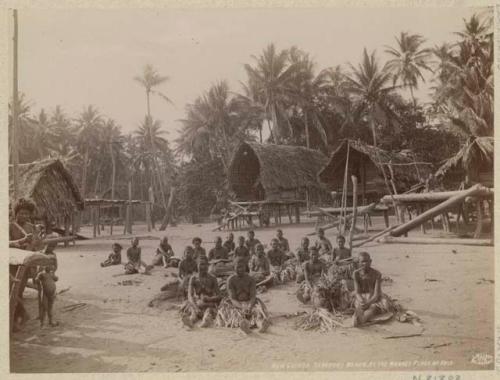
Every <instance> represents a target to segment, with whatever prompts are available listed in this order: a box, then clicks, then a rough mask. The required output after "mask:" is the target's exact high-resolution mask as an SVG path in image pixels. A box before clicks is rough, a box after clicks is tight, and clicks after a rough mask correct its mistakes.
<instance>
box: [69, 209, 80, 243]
mask: <svg viewBox="0 0 500 380" xmlns="http://www.w3.org/2000/svg"><path fill="white" fill-rule="evenodd" d="M78 214H79V213H78V211H77V212H76V213H75V212H74V213H73V214H72V215H71V235H73V237H74V238H75V240H73V245H75V244H76V219H77V218H78Z"/></svg>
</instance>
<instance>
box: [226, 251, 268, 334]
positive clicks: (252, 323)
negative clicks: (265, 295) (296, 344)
mask: <svg viewBox="0 0 500 380" xmlns="http://www.w3.org/2000/svg"><path fill="white" fill-rule="evenodd" d="M246 267H247V261H246V260H244V259H241V258H238V259H236V260H235V271H236V274H233V275H232V276H230V277H229V278H228V279H227V291H228V295H229V297H228V298H226V299H224V300H223V301H222V302H221V305H220V307H219V312H218V316H217V321H218V324H219V325H221V326H225V327H239V328H240V329H241V330H242V331H243V332H245V333H247V334H248V333H250V329H251V328H254V327H258V328H259V332H265V331H266V330H267V329H268V327H269V325H270V324H271V321H270V319H269V313H268V312H267V308H266V306H265V305H264V303H263V302H262V301H261V300H260V299H258V298H257V296H256V293H257V290H256V283H255V280H254V279H253V278H252V276H250V275H249V274H248V273H247V272H246Z"/></svg>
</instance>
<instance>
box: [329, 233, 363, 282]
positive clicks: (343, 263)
mask: <svg viewBox="0 0 500 380" xmlns="http://www.w3.org/2000/svg"><path fill="white" fill-rule="evenodd" d="M356 269H357V261H356V260H353V258H352V256H351V250H350V249H349V248H345V238H344V236H342V235H339V236H337V247H335V248H334V249H333V263H332V265H331V266H330V268H329V269H328V275H329V276H330V278H331V279H332V280H334V279H340V280H348V281H349V282H350V287H351V290H352V273H353V272H354V271H355V270H356Z"/></svg>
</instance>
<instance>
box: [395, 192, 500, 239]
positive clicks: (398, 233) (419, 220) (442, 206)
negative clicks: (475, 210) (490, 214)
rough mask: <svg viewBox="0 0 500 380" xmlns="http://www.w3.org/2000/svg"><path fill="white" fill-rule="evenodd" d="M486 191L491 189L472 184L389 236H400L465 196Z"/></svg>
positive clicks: (459, 201)
mask: <svg viewBox="0 0 500 380" xmlns="http://www.w3.org/2000/svg"><path fill="white" fill-rule="evenodd" d="M488 192H491V193H492V191H491V190H489V189H488V188H486V187H484V186H482V185H480V184H477V185H474V186H472V187H471V188H470V189H467V190H464V191H461V192H460V193H459V194H457V195H455V196H453V197H451V198H449V199H448V200H446V201H444V202H443V203H440V204H438V205H437V206H435V207H433V208H430V209H429V210H427V211H425V212H424V213H422V214H420V215H419V216H417V217H416V218H415V219H412V220H410V221H408V222H406V223H404V224H402V225H400V226H398V227H397V228H395V229H394V230H392V232H391V236H394V237H397V236H401V235H403V234H405V233H407V232H408V231H410V230H412V229H413V228H415V227H418V226H420V225H421V224H422V223H425V222H426V221H427V220H429V219H431V218H433V217H435V216H437V215H440V214H442V213H443V212H445V211H447V210H449V209H450V208H453V207H455V206H456V205H457V204H459V203H461V202H463V201H464V200H465V198H467V197H473V196H477V195H479V194H483V195H486V194H488Z"/></svg>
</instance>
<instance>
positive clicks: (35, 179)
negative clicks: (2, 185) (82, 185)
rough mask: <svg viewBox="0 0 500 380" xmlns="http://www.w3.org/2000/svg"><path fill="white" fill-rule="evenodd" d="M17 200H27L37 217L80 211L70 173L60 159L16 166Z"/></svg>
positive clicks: (50, 216)
mask: <svg viewBox="0 0 500 380" xmlns="http://www.w3.org/2000/svg"><path fill="white" fill-rule="evenodd" d="M9 195H10V198H11V200H12V196H13V183H12V165H10V166H9ZM18 197H19V198H25V199H30V200H31V201H33V202H34V203H35V205H36V208H37V214H38V216H46V217H49V218H53V219H55V218H57V217H61V216H69V215H71V213H72V212H73V211H75V210H81V209H82V208H83V199H82V197H81V195H80V191H79V190H78V187H77V186H76V184H75V182H74V181H73V178H72V177H71V174H70V173H69V172H68V171H67V170H66V168H65V167H64V165H63V164H62V163H61V161H59V160H54V159H49V160H44V161H37V162H33V163H30V164H20V165H19V194H18Z"/></svg>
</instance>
